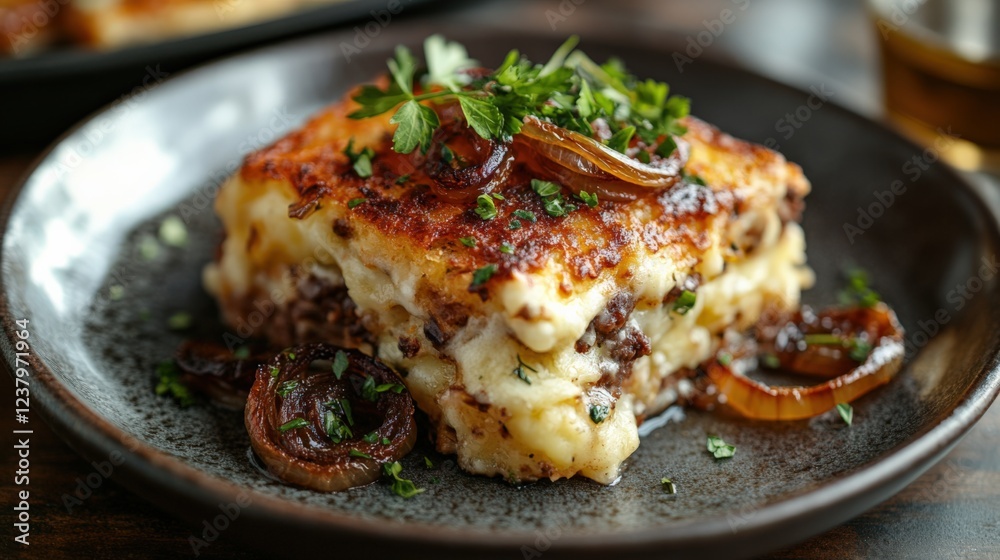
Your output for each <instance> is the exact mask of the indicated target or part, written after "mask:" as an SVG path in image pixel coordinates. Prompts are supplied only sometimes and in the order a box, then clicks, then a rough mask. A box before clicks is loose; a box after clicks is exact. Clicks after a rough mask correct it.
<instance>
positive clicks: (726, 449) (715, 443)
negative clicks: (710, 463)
mask: <svg viewBox="0 0 1000 560" xmlns="http://www.w3.org/2000/svg"><path fill="white" fill-rule="evenodd" d="M708 452H709V453H711V454H712V455H713V456H714V457H715V458H716V459H728V458H729V457H732V456H733V455H735V454H736V447H735V446H733V445H729V444H728V443H726V442H724V441H722V438H720V437H719V436H708Z"/></svg>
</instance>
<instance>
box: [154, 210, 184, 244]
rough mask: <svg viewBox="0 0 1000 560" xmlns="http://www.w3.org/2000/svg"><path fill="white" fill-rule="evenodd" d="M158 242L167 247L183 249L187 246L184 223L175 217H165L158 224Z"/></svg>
mask: <svg viewBox="0 0 1000 560" xmlns="http://www.w3.org/2000/svg"><path fill="white" fill-rule="evenodd" d="M159 233H160V241H162V242H163V244H164V245H167V246H169V247H183V246H185V245H187V241H188V232H187V227H186V226H185V225H184V221H183V220H181V219H180V218H178V217H177V216H172V215H171V216H167V217H166V218H164V219H163V222H161V223H160V232H159Z"/></svg>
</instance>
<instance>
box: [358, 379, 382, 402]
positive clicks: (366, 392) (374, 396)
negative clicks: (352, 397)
mask: <svg viewBox="0 0 1000 560" xmlns="http://www.w3.org/2000/svg"><path fill="white" fill-rule="evenodd" d="M361 398H363V399H365V400H369V401H371V402H375V401H377V400H378V391H376V390H375V378H374V377H372V376H368V377H366V378H365V381H364V383H362V384H361Z"/></svg>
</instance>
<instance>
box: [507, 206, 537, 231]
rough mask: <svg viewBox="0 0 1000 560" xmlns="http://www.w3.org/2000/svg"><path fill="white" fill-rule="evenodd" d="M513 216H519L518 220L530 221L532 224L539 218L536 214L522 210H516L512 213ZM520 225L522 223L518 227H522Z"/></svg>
mask: <svg viewBox="0 0 1000 560" xmlns="http://www.w3.org/2000/svg"><path fill="white" fill-rule="evenodd" d="M511 214H513V215H515V216H517V217H518V218H521V219H522V220H528V221H529V222H531V223H535V222H537V221H538V217H537V216H535V213H534V212H531V211H529V210H520V209H518V210H514V211H513V212H511ZM515 221H516V220H515ZM520 223H521V222H518V226H517V227H521V226H520ZM511 229H517V228H511Z"/></svg>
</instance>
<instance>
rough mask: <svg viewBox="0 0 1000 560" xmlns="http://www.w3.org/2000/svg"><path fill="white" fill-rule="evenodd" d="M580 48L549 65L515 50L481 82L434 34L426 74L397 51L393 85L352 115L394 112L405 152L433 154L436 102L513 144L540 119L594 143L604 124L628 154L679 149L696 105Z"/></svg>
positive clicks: (361, 97)
mask: <svg viewBox="0 0 1000 560" xmlns="http://www.w3.org/2000/svg"><path fill="white" fill-rule="evenodd" d="M577 43H578V38H577V37H575V36H574V37H570V38H569V39H568V40H567V41H566V42H565V43H563V45H562V46H561V47H559V49H558V50H556V52H555V53H554V54H553V55H552V57H551V58H550V59H549V60H548V62H546V63H545V64H536V63H533V62H531V61H530V60H528V59H527V58H524V57H523V56H521V54H520V53H519V52H518V51H517V50H512V51H510V52H509V53H508V54H507V56H506V57H505V58H504V60H503V63H502V64H501V65H500V67H499V68H497V69H496V71H494V72H492V73H490V74H487V75H484V76H477V74H475V73H472V72H468V70H469V69H472V68H476V67H477V66H478V65H479V63H478V62H477V61H475V60H473V59H471V58H469V56H468V54H467V52H466V50H465V47H463V46H462V45H460V44H458V43H455V42H449V41H446V40H445V39H444V38H443V37H442V36H440V35H432V36H431V37H428V38H427V40H426V41H425V42H424V57H425V60H426V69H418V66H417V61H416V59H415V58H414V56H413V54H412V53H411V52H410V50H409V49H407V48H406V47H404V46H399V47H396V52H395V56H394V57H393V58H392V59H390V60H389V61H388V67H389V74H390V75H391V77H392V80H391V82H390V83H389V85H388V86H387V87H386V88H385V89H382V88H379V87H377V86H374V85H367V86H363V87H362V88H361V89H360V90H359V92H358V93H357V95H355V97H354V100H355V101H356V102H357V103H358V104H359V105H360V106H361V107H360V108H359V109H358V110H357V111H354V112H353V113H351V114H350V116H351V117H352V118H356V119H362V118H367V117H372V116H375V115H380V114H383V113H387V112H389V111H393V110H394V113H393V115H392V118H391V119H390V122H391V123H392V124H396V125H398V127H397V128H396V132H395V134H394V135H393V149H395V151H397V152H400V153H410V152H412V151H413V150H415V149H416V148H417V147H419V148H420V149H421V151H422V152H425V153H426V151H427V150H428V149H429V148H430V145H431V140H432V138H433V135H434V131H435V130H436V129H437V128H438V126H440V124H441V123H440V120H439V118H438V115H437V113H436V112H435V111H434V109H433V108H432V107H431V106H429V105H427V104H424V103H422V102H425V101H430V100H434V101H435V102H440V101H457V102H458V104H459V106H460V107H461V109H462V114H463V115H464V117H465V120H466V122H467V123H468V124H469V126H470V127H472V128H473V129H474V130H475V131H476V133H477V134H479V135H480V136H482V137H483V138H486V139H489V140H504V141H506V140H510V139H511V138H512V137H513V135H515V134H517V133H519V132H520V130H521V125H522V123H523V120H524V118H525V117H526V116H529V115H533V116H535V117H538V118H541V119H544V120H547V121H549V122H551V123H553V124H555V125H557V126H560V127H563V128H566V129H569V130H573V131H575V132H580V133H582V134H585V135H587V136H594V130H593V129H592V127H591V123H593V122H594V121H595V120H597V119H603V120H604V121H606V122H607V123H608V124H609V125H610V127H611V130H612V136H611V138H610V139H608V141H607V144H608V146H610V147H611V148H613V149H616V150H618V151H621V152H624V151H625V150H626V149H628V147H629V145H630V142H631V140H632V138H633V137H634V136H635V137H638V138H639V139H641V140H642V141H643V142H645V143H646V144H648V145H650V146H653V145H656V146H660V145H661V144H664V145H665V147H668V148H669V147H672V146H673V141H672V140H671V139H670V136H671V135H679V134H683V133H684V132H685V129H684V127H683V126H681V125H680V124H679V123H678V122H677V121H678V119H680V118H683V117H684V116H686V115H687V114H688V111H689V108H690V102H689V100H688V99H687V98H684V97H680V96H676V95H674V96H671V95H669V91H670V88H669V86H667V84H665V83H663V82H657V81H655V80H644V81H643V80H639V79H637V78H636V77H635V76H633V75H631V74H629V73H628V72H627V71H626V70H625V67H624V66H623V65H622V63H621V62H620V61H618V60H616V59H612V60H609V61H608V62H605V63H604V64H597V63H596V62H594V61H593V60H591V59H590V58H589V57H587V55H585V54H584V53H583V52H581V51H579V50H576V45H577ZM417 86H419V87H417ZM663 138H665V140H663V141H662V142H661V139H663ZM663 151H665V152H666V153H667V154H669V151H672V149H670V150H669V151H668V150H663ZM660 152H661V151H660V150H657V154H660ZM648 155H649V154H648V153H647V154H646V157H648ZM661 157H665V156H661Z"/></svg>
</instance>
